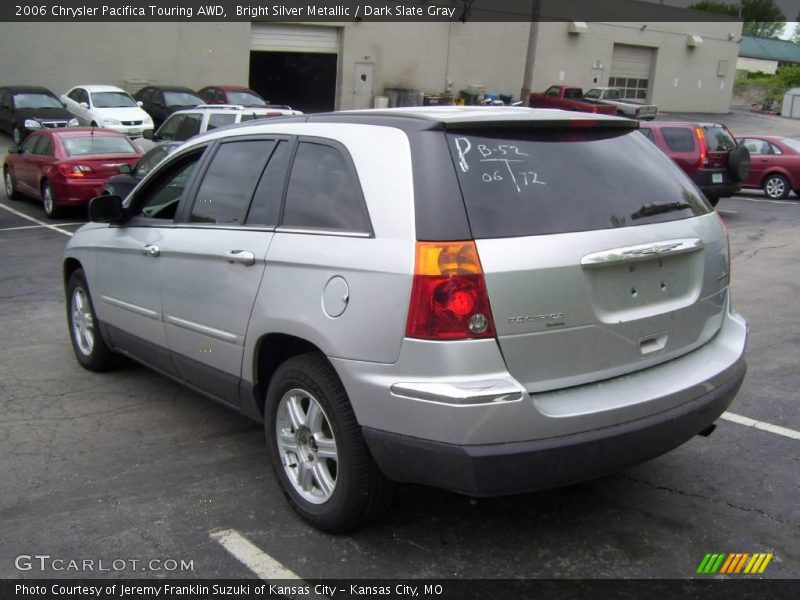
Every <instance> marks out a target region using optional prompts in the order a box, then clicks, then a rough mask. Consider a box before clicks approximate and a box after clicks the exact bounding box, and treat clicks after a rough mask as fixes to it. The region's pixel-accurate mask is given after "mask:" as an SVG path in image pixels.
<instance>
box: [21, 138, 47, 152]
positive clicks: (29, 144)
mask: <svg viewBox="0 0 800 600" xmlns="http://www.w3.org/2000/svg"><path fill="white" fill-rule="evenodd" d="M40 139H42V136H41V135H32V136H30V137H29V138H28V139H27V140H25V141H24V142H23V143H22V146H21V147H20V151H21V152H22V153H23V154H32V153H33V148H34V146H36V144H37V143H38V142H39V140H40Z"/></svg>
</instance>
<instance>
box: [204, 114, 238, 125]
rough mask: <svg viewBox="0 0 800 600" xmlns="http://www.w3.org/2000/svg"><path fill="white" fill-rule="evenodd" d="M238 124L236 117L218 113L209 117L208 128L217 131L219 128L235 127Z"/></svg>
mask: <svg viewBox="0 0 800 600" xmlns="http://www.w3.org/2000/svg"><path fill="white" fill-rule="evenodd" d="M235 122H236V115H234V114H228V113H217V114H213V115H209V117H208V128H209V129H216V128H217V127H224V126H225V125H233V124H234V123H235Z"/></svg>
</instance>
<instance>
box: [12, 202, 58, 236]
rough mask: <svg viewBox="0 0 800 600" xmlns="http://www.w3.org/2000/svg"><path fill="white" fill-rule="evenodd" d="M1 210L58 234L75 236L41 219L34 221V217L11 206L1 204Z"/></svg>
mask: <svg viewBox="0 0 800 600" xmlns="http://www.w3.org/2000/svg"><path fill="white" fill-rule="evenodd" d="M0 208H3V209H5V210H7V211H8V212H10V213H14V214H15V215H17V216H18V217H22V218H23V219H27V220H28V221H33V222H34V223H36V224H37V225H39V226H40V227H47V228H48V229H52V230H53V231H57V232H58V233H63V234H64V235H68V236H70V237H72V236H73V235H74V234H73V233H72V232H71V231H65V230H64V229H60V228H59V227H58V226H57V225H51V224H50V223H45V222H44V221H40V220H39V219H34V218H33V217H29V216H28V215H26V214H25V213H23V212H20V211H18V210H16V209H14V208H11V207H10V206H6V205H5V204H2V203H0Z"/></svg>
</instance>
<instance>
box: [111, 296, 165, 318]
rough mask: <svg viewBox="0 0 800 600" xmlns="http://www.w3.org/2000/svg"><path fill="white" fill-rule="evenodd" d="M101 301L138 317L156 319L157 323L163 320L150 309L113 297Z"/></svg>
mask: <svg viewBox="0 0 800 600" xmlns="http://www.w3.org/2000/svg"><path fill="white" fill-rule="evenodd" d="M100 299H101V300H102V301H103V302H105V303H106V304H110V305H111V306H116V307H117V308H122V309H124V310H128V311H130V312H132V313H136V314H137V315H141V316H143V317H147V318H149V319H155V320H156V321H160V320H161V315H160V314H159V313H157V312H156V311H154V310H150V309H149V308H144V307H141V306H137V305H136V304H130V303H129V302H123V301H122V300H117V299H116V298H112V297H111V296H100Z"/></svg>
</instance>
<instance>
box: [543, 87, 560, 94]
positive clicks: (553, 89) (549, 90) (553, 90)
mask: <svg viewBox="0 0 800 600" xmlns="http://www.w3.org/2000/svg"><path fill="white" fill-rule="evenodd" d="M544 95H545V96H558V88H557V87H556V86H551V87H549V88H547V91H546V92H545V93H544Z"/></svg>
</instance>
